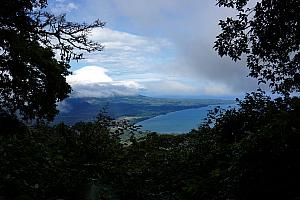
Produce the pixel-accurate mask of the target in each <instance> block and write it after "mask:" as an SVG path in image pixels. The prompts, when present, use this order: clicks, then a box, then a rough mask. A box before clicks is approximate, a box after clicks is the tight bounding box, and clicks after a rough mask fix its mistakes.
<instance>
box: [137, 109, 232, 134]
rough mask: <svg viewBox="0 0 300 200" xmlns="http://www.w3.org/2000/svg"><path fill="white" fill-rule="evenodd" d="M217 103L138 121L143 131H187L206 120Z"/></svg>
mask: <svg viewBox="0 0 300 200" xmlns="http://www.w3.org/2000/svg"><path fill="white" fill-rule="evenodd" d="M216 106H217V105H212V106H206V107H202V108H194V109H186V110H181V111H176V112H171V113H167V114H165V115H159V116H156V117H153V118H150V119H147V120H144V121H141V122H139V123H137V125H141V126H142V128H141V130H142V131H154V132H158V133H177V134H178V133H187V132H189V131H190V130H192V129H194V128H198V127H199V125H200V124H201V123H202V122H204V119H205V118H206V117H207V113H208V112H209V110H211V109H213V108H215V107H216ZM220 107H221V108H224V109H229V108H232V107H236V104H230V105H220Z"/></svg>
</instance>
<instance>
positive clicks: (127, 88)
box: [67, 66, 143, 98]
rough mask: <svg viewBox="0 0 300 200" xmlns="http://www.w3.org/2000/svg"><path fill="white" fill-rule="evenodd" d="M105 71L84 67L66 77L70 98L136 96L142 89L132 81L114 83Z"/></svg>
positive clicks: (96, 67) (95, 67)
mask: <svg viewBox="0 0 300 200" xmlns="http://www.w3.org/2000/svg"><path fill="white" fill-rule="evenodd" d="M106 73H107V70H106V69H105V68H102V67H98V66H86V67H83V68H81V69H79V70H76V71H74V72H73V74H72V75H70V76H68V77H67V82H68V83H69V84H70V85H71V86H72V90H73V91H72V93H71V97H97V98H102V97H111V96H131V95H136V94H138V93H139V92H140V90H142V89H143V87H142V86H141V85H140V84H138V83H137V82H135V81H132V80H122V81H114V80H113V79H112V78H111V77H109V76H108V75H107V74H106Z"/></svg>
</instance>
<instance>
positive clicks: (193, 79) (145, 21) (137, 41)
mask: <svg viewBox="0 0 300 200" xmlns="http://www.w3.org/2000/svg"><path fill="white" fill-rule="evenodd" d="M48 3H49V9H50V10H51V11H52V12H53V13H55V14H61V13H66V14H67V19H68V20H70V21H78V22H92V21H93V20H95V19H100V20H101V21H104V22H106V26H105V27H104V28H103V29H102V28H98V29H94V30H93V31H92V32H91V35H90V38H91V39H92V40H95V41H98V42H100V43H101V44H102V45H104V50H103V51H102V52H94V53H91V54H85V58H86V59H84V60H81V61H79V62H75V61H74V62H71V71H72V72H73V74H72V75H70V76H68V77H67V81H68V83H69V84H70V85H71V86H72V88H73V92H72V94H71V96H75V97H108V96H112V95H137V94H142V95H147V96H159V97H190V98H198V97H224V98H225V97H235V96H242V95H244V94H245V93H246V92H248V91H253V90H256V88H257V82H256V80H254V79H252V78H249V77H247V75H248V69H247V68H246V67H245V62H244V61H239V62H236V63H235V62H233V61H231V60H230V59H229V58H224V57H223V58H220V56H218V54H217V52H215V51H214V49H213V45H214V41H215V38H216V36H217V35H218V33H219V32H220V28H219V27H218V22H219V20H220V19H224V18H226V17H227V16H232V15H234V11H233V10H231V9H228V8H219V7H218V6H216V1H214V0H186V1H182V0H151V1H150V0H50V1H48Z"/></svg>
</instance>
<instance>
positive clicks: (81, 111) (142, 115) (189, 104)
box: [54, 95, 234, 124]
mask: <svg viewBox="0 0 300 200" xmlns="http://www.w3.org/2000/svg"><path fill="white" fill-rule="evenodd" d="M231 103H234V101H232V100H222V99H173V98H172V99H169V98H153V97H146V96H142V95H138V96H121V97H120V96H119V97H108V98H68V99H66V100H64V101H63V102H62V103H61V104H60V105H59V109H60V113H59V115H58V116H57V117H56V119H55V120H54V122H55V123H58V122H64V123H66V124H74V123H76V122H79V121H91V120H94V119H95V116H96V115H97V114H98V113H99V112H100V111H101V110H103V109H105V110H106V112H107V113H108V114H109V115H110V116H111V117H113V118H116V119H121V118H125V119H128V120H130V121H132V122H134V123H135V122H139V121H142V120H145V119H148V118H151V117H154V116H157V115H161V114H166V113H169V112H174V111H178V110H184V109H189V108H200V107H204V106H208V105H216V104H231Z"/></svg>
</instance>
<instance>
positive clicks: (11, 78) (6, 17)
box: [0, 0, 104, 120]
mask: <svg viewBox="0 0 300 200" xmlns="http://www.w3.org/2000/svg"><path fill="white" fill-rule="evenodd" d="M46 6H47V1H45V0H24V1H19V0H4V1H2V2H1V7H0V13H1V14H0V85H1V86H0V105H1V109H4V110H5V111H6V112H9V113H11V114H13V113H16V112H17V113H18V115H19V116H23V117H24V119H35V118H37V119H47V120H52V119H53V117H54V116H55V115H56V114H57V113H58V111H57V109H56V102H58V101H61V100H63V99H64V98H66V97H67V95H68V93H69V92H70V91H71V88H70V86H69V85H68V84H67V83H66V79H65V77H66V76H67V75H68V74H70V72H69V71H68V68H69V64H68V63H69V61H70V59H80V58H82V54H78V53H76V52H77V51H75V50H85V51H88V52H90V51H98V50H99V51H100V50H102V48H103V47H102V46H101V45H100V44H97V43H94V42H92V41H89V40H88V39H87V34H88V33H89V31H90V30H91V29H92V28H95V27H103V26H104V23H103V22H100V21H99V20H97V21H95V22H94V23H93V24H79V23H73V22H69V21H67V20H66V17H65V16H64V15H62V16H54V15H52V14H50V13H48V12H46V11H45V8H46ZM56 52H57V53H59V54H60V59H56V57H55V53H56Z"/></svg>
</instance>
